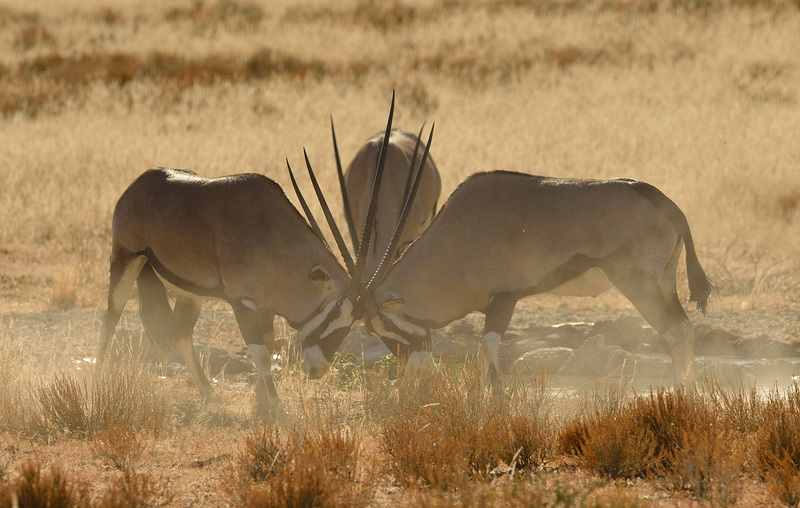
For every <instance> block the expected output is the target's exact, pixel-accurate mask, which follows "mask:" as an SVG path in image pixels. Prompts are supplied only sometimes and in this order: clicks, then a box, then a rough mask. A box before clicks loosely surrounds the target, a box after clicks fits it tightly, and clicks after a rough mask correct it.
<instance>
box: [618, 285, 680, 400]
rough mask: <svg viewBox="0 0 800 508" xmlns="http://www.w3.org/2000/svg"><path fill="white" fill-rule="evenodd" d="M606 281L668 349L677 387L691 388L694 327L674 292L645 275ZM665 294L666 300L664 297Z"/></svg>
mask: <svg viewBox="0 0 800 508" xmlns="http://www.w3.org/2000/svg"><path fill="white" fill-rule="evenodd" d="M606 274H607V275H608V278H609V280H611V282H612V283H613V284H614V285H615V286H616V287H617V288H618V289H619V290H620V291H621V292H622V294H623V295H625V297H626V298H627V299H628V300H630V302H631V303H632V304H633V306H634V307H636V310H638V311H639V313H640V314H641V315H642V317H643V318H644V319H645V320H646V321H647V322H648V323H650V325H651V326H652V327H653V328H654V329H655V330H656V331H657V332H658V333H659V334H660V335H661V336H662V337H663V338H664V340H665V341H666V343H667V346H668V347H669V351H670V356H671V357H672V366H673V369H674V382H675V386H676V387H683V386H688V385H691V383H692V364H693V361H694V326H693V325H692V322H691V321H689V318H688V317H687V316H686V312H684V310H683V307H682V306H681V304H680V301H679V300H678V297H677V294H676V293H675V292H674V291H669V290H666V289H662V281H663V277H661V276H659V277H654V276H653V275H652V273H649V272H645V271H636V270H627V271H624V272H622V271H618V272H614V271H611V270H609V271H607V272H606ZM665 294H666V295H667V296H665Z"/></svg>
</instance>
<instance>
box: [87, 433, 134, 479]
mask: <svg viewBox="0 0 800 508" xmlns="http://www.w3.org/2000/svg"><path fill="white" fill-rule="evenodd" d="M144 446H145V444H144V443H142V442H141V441H140V440H139V438H138V437H137V435H136V433H135V432H133V431H125V430H121V429H119V428H117V427H113V428H111V429H107V430H102V431H100V432H98V433H97V434H95V436H94V438H93V440H92V453H93V454H94V456H95V457H97V458H99V459H101V460H103V461H104V462H106V463H108V464H110V465H112V466H113V467H115V468H116V469H118V470H120V471H122V472H123V473H128V472H131V471H133V469H134V466H135V464H136V462H137V461H138V460H139V458H140V457H141V456H142V451H144Z"/></svg>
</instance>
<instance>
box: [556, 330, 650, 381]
mask: <svg viewBox="0 0 800 508" xmlns="http://www.w3.org/2000/svg"><path fill="white" fill-rule="evenodd" d="M634 363H635V362H634V358H633V355H632V354H631V353H628V352H626V351H625V350H623V349H622V348H621V347H619V346H607V345H606V338H605V337H604V336H602V335H595V336H594V337H591V338H589V339H586V341H585V342H584V343H583V345H581V347H579V348H578V349H576V350H575V353H574V354H573V355H572V357H571V358H570V359H569V361H567V362H565V363H564V365H562V366H561V368H560V369H559V371H558V373H559V374H562V375H571V376H587V377H594V378H596V377H603V376H607V375H610V374H615V373H623V370H624V369H625V368H626V366H630V368H632V367H633V365H634Z"/></svg>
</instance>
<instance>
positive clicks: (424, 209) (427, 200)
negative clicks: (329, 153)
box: [331, 119, 442, 273]
mask: <svg viewBox="0 0 800 508" xmlns="http://www.w3.org/2000/svg"><path fill="white" fill-rule="evenodd" d="M331 133H332V135H333V147H334V152H335V155H336V168H337V170H338V173H339V184H340V188H341V191H342V202H343V204H344V211H345V218H346V220H347V224H348V226H349V229H350V237H351V238H352V241H353V246H354V249H355V250H358V245H359V243H360V242H361V235H362V231H363V230H364V224H365V223H366V219H367V211H368V209H369V203H370V196H371V190H372V184H373V182H374V181H375V171H376V169H377V167H378V164H377V163H378V158H379V156H380V153H381V147H382V146H383V140H384V134H385V133H384V132H378V133H376V134H374V135H373V136H371V137H370V138H369V139H368V140H367V141H366V143H364V146H362V147H361V148H360V149H359V151H358V153H356V156H355V157H354V158H353V160H352V161H351V162H350V165H349V166H347V171H346V172H345V173H344V174H343V173H342V165H341V162H340V159H339V148H338V146H337V144H336V132H335V130H334V128H333V120H332V119H331ZM420 134H421V132H420ZM419 148H420V139H419V136H415V135H414V134H412V133H411V132H408V131H404V130H401V129H392V131H391V135H390V136H389V142H388V144H387V145H386V152H385V159H386V166H385V168H384V170H383V177H382V181H381V187H380V191H379V192H380V201H379V203H378V208H377V210H376V215H375V229H374V232H373V234H372V242H371V245H369V246H368V250H367V264H366V273H373V272H374V271H375V269H376V268H377V267H378V264H380V262H381V260H382V257H383V254H384V252H385V251H386V247H387V246H388V245H389V241H390V240H391V238H392V234H393V233H394V230H395V226H396V225H397V221H398V219H399V218H400V213H401V212H402V210H403V204H404V203H405V199H406V196H407V195H408V193H409V191H410V188H411V184H412V183H413V178H414V174H415V170H416V161H417V160H418V151H419ZM420 178H421V181H420V184H419V189H418V190H417V193H416V198H415V199H414V200H413V201H412V202H411V203H410V205H409V211H408V212H407V213H408V214H409V217H408V220H407V222H406V227H405V228H404V230H403V232H402V234H401V236H400V239H399V240H398V245H399V247H398V249H397V255H398V256H399V255H401V254H402V252H403V251H404V250H405V249H406V248H407V247H408V246H409V245H410V244H411V242H413V241H414V240H415V239H416V238H417V237H418V236H419V235H420V234H421V233H422V232H423V231H424V230H425V228H426V227H427V226H428V224H430V222H431V220H432V219H433V216H434V215H435V214H436V203H437V201H438V200H439V194H440V193H441V190H442V183H441V178H440V177H439V170H438V169H437V168H436V164H435V163H434V162H433V158H431V157H430V156H428V161H427V163H426V164H425V166H424V167H423V169H422V174H421V176H420Z"/></svg>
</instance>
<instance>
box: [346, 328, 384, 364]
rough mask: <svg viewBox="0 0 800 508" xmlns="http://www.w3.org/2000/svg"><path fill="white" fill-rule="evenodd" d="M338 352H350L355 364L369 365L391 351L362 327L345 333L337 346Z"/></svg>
mask: <svg viewBox="0 0 800 508" xmlns="http://www.w3.org/2000/svg"><path fill="white" fill-rule="evenodd" d="M339 354H340V355H347V354H351V355H353V356H355V358H356V363H357V364H359V365H365V366H370V365H372V364H374V363H376V362H378V361H380V359H381V358H383V357H384V356H387V355H390V354H392V353H391V351H389V348H387V347H386V345H385V344H384V343H383V341H382V340H381V339H379V338H378V337H375V336H374V335H370V334H369V333H367V331H366V329H365V328H362V329H361V330H353V331H351V332H350V333H348V334H347V337H345V338H344V342H343V343H342V346H341V347H340V348H339Z"/></svg>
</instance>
